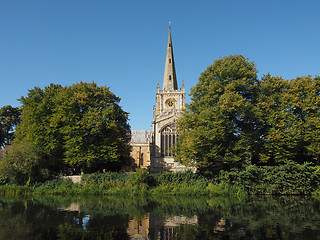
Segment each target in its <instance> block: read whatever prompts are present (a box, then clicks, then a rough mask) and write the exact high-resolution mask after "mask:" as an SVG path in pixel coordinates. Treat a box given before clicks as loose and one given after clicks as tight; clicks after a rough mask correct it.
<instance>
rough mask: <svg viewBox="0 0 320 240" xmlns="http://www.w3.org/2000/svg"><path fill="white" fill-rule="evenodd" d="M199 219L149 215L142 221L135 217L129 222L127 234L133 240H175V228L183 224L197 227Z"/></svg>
mask: <svg viewBox="0 0 320 240" xmlns="http://www.w3.org/2000/svg"><path fill="white" fill-rule="evenodd" d="M197 223H198V217H197V216H193V217H191V218H189V217H185V216H173V217H163V216H159V215H154V214H147V215H145V216H143V217H142V218H141V219H137V218H136V217H134V218H133V219H131V220H129V224H128V229H127V233H128V236H129V237H130V238H131V239H173V238H175V237H177V234H175V230H174V229H175V227H179V226H180V225H181V224H187V225H195V224H197Z"/></svg>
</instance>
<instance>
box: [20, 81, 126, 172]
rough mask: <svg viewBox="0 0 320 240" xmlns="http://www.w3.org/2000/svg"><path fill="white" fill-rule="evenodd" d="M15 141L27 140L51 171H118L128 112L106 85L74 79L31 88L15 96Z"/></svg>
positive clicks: (123, 151)
mask: <svg viewBox="0 0 320 240" xmlns="http://www.w3.org/2000/svg"><path fill="white" fill-rule="evenodd" d="M20 101H21V102H22V110H23V114H22V115H21V124H20V125H19V127H18V128H17V132H16V136H17V142H25V141H27V142H32V143H33V144H34V145H35V146H37V148H38V150H39V151H40V152H41V153H42V154H43V157H44V158H45V162H46V167H47V168H48V169H50V170H53V171H61V170H62V169H63V168H69V169H73V172H80V171H84V172H92V171H97V170H102V169H107V170H118V169H120V168H121V166H123V165H125V164H126V163H127V159H128V158H129V153H130V147H129V144H128V143H129V140H130V127H129V125H128V122H127V121H128V113H126V112H124V111H123V110H122V108H121V107H120V106H119V102H120V98H119V97H117V96H116V95H114V94H113V93H112V92H111V91H110V90H109V88H108V87H98V86H97V85H96V84H95V83H82V82H81V83H78V84H74V85H72V86H70V87H62V86H60V85H55V84H51V85H50V86H48V87H45V88H44V89H40V88H34V89H32V90H30V91H29V94H28V96H27V97H22V98H21V99H20Z"/></svg>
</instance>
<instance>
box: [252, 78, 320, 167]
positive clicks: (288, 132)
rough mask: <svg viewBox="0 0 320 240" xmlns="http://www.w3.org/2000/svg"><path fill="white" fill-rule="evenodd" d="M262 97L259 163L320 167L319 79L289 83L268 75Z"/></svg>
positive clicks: (260, 97) (298, 79)
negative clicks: (315, 165) (262, 123)
mask: <svg viewBox="0 0 320 240" xmlns="http://www.w3.org/2000/svg"><path fill="white" fill-rule="evenodd" d="M259 93H260V94H259V103H258V107H259V109H260V112H261V113H263V114H262V119H263V122H264V126H265V133H264V138H263V146H262V148H261V152H260V161H261V162H262V163H265V164H268V165H274V164H275V165H279V164H283V163H285V162H287V161H289V160H292V161H295V162H298V163H304V162H314V163H317V164H319V160H320V159H319V156H320V155H319V154H320V138H319V134H320V118H319V117H320V78H319V77H315V78H312V77H311V76H306V77H298V78H296V79H292V80H291V81H287V80H283V79H282V78H280V77H273V76H270V75H266V76H265V77H264V78H263V79H262V81H261V83H260V91H259Z"/></svg>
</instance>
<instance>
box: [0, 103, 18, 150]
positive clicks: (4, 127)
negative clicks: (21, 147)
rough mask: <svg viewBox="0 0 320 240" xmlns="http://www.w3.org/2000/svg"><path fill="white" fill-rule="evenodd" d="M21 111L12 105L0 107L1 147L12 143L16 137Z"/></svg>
mask: <svg viewBox="0 0 320 240" xmlns="http://www.w3.org/2000/svg"><path fill="white" fill-rule="evenodd" d="M20 114H21V111H20V109H19V108H18V107H12V106H10V105H7V106H4V107H2V108H0V148H1V147H3V146H5V145H10V144H11V142H12V141H13V139H14V134H13V133H14V129H15V127H16V126H17V124H19V122H20Z"/></svg>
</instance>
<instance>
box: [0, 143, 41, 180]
mask: <svg viewBox="0 0 320 240" xmlns="http://www.w3.org/2000/svg"><path fill="white" fill-rule="evenodd" d="M41 164H42V163H41V157H40V154H39V152H38V151H37V149H36V148H35V147H34V146H33V145H32V144H30V143H18V144H14V145H13V146H12V148H10V149H9V151H8V153H7V154H6V156H5V158H3V159H0V179H1V178H2V179H3V183H5V182H15V183H17V184H26V183H27V184H29V183H34V182H36V181H39V180H41V179H45V175H47V172H46V170H45V169H44V168H41ZM4 179H6V180H5V181H4Z"/></svg>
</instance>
